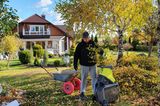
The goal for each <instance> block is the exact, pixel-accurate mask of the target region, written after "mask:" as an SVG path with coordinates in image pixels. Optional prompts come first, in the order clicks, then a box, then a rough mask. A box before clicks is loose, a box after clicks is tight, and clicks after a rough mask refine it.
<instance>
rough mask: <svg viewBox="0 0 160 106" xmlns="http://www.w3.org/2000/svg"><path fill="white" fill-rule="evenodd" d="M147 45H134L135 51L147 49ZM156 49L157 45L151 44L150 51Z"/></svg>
mask: <svg viewBox="0 0 160 106" xmlns="http://www.w3.org/2000/svg"><path fill="white" fill-rule="evenodd" d="M148 48H149V47H148V46H146V45H137V47H136V51H148ZM157 50H158V48H157V46H153V48H152V51H155V52H156V51H157Z"/></svg>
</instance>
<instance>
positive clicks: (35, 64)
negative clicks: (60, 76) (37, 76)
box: [34, 57, 41, 66]
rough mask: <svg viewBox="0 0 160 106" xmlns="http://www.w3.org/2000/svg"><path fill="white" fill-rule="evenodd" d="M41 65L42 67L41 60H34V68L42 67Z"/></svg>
mask: <svg viewBox="0 0 160 106" xmlns="http://www.w3.org/2000/svg"><path fill="white" fill-rule="evenodd" d="M40 65H41V62H40V59H39V58H37V57H36V58H35V60H34V66H40Z"/></svg>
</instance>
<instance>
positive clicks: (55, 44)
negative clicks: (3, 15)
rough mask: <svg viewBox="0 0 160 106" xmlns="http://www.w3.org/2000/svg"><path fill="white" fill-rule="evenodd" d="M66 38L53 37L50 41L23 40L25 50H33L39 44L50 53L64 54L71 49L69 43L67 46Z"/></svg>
mask: <svg viewBox="0 0 160 106" xmlns="http://www.w3.org/2000/svg"><path fill="white" fill-rule="evenodd" d="M64 38H65V36H53V37H51V38H50V39H23V48H24V49H29V50H32V48H33V46H34V45H35V44H39V45H41V46H42V47H43V49H45V50H46V51H48V53H51V54H64V53H65V52H66V51H68V49H69V44H68V43H67V45H65V39H64ZM67 39H68V37H67ZM67 42H68V40H67Z"/></svg>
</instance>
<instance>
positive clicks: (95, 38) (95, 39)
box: [94, 35, 98, 43]
mask: <svg viewBox="0 0 160 106" xmlns="http://www.w3.org/2000/svg"><path fill="white" fill-rule="evenodd" d="M94 41H95V42H96V43H98V37H97V35H96V36H95V37H94Z"/></svg>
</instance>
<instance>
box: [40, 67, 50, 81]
mask: <svg viewBox="0 0 160 106" xmlns="http://www.w3.org/2000/svg"><path fill="white" fill-rule="evenodd" d="M40 67H41V68H43V69H44V70H45V71H46V72H47V73H48V75H50V76H51V77H52V78H53V75H52V74H51V73H50V72H49V71H47V70H46V69H45V68H44V67H43V66H42V65H40Z"/></svg>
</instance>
